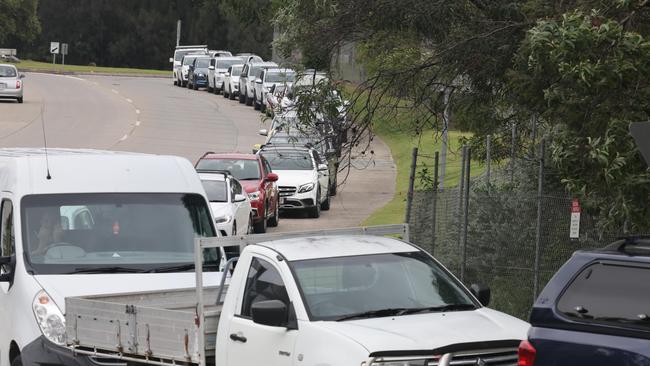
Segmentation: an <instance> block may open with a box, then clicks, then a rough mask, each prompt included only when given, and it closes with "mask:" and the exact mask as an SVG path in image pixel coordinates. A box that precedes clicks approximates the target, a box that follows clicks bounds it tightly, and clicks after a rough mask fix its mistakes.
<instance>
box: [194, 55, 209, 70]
mask: <svg viewBox="0 0 650 366" xmlns="http://www.w3.org/2000/svg"><path fill="white" fill-rule="evenodd" d="M209 65H210V59H209V58H199V59H196V68H197V69H205V68H207V67H208V66H209Z"/></svg>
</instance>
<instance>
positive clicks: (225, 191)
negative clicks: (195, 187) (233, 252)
mask: <svg viewBox="0 0 650 366" xmlns="http://www.w3.org/2000/svg"><path fill="white" fill-rule="evenodd" d="M198 172H199V178H200V179H201V183H202V184H203V188H204V189H205V192H206V193H207V196H208V200H209V201H210V209H211V210H212V216H214V222H215V224H216V225H217V230H219V231H220V232H221V234H222V235H237V234H238V233H239V234H250V233H252V232H253V209H252V208H251V202H250V200H249V198H248V195H247V194H245V193H244V190H243V188H242V186H241V184H240V183H239V181H238V180H237V179H235V177H233V176H231V175H230V174H228V173H227V172H217V171H202V170H199V171H198Z"/></svg>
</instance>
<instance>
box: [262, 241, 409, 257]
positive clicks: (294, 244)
mask: <svg viewBox="0 0 650 366" xmlns="http://www.w3.org/2000/svg"><path fill="white" fill-rule="evenodd" d="M259 245H260V246H262V247H266V248H269V249H272V250H274V251H276V252H277V253H279V254H281V255H282V256H283V257H284V258H286V259H287V260H288V261H300V260H309V259H322V258H337V257H350V256H358V255H371V254H390V253H408V252H417V251H419V249H418V248H417V247H415V246H413V245H411V244H409V243H406V242H404V241H401V240H398V239H393V238H386V237H381V236H372V235H333V236H312V237H306V238H304V237H303V238H292V239H281V240H273V241H268V242H263V243H260V244H259Z"/></svg>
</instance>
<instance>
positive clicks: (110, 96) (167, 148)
mask: <svg viewBox="0 0 650 366" xmlns="http://www.w3.org/2000/svg"><path fill="white" fill-rule="evenodd" d="M24 83H25V99H24V103H23V104H18V103H15V102H13V101H5V100H0V146H2V147H42V146H43V128H44V129H45V132H46V136H47V144H48V146H49V147H69V148H93V149H107V150H121V151H135V152H146V153H155V154H170V155H178V156H183V157H185V158H187V159H189V160H190V161H191V162H192V163H194V162H195V161H196V160H197V159H198V158H199V157H200V156H201V155H202V154H203V153H205V152H206V151H215V152H233V151H235V152H250V151H251V149H252V147H253V145H254V144H256V143H260V142H262V141H263V137H261V136H259V135H258V134H257V131H258V130H259V129H260V128H263V127H266V126H268V122H265V121H263V119H262V115H261V114H260V113H259V112H257V111H255V110H253V108H252V107H247V106H244V105H243V104H239V103H237V102H236V101H230V100H227V99H225V98H223V97H222V96H220V95H214V94H210V93H207V92H205V91H194V90H189V89H186V88H179V87H175V86H173V85H172V82H171V80H170V79H166V78H147V77H124V76H94V75H79V76H69V75H53V74H40V73H29V74H27V77H26V78H25V79H24ZM371 149H372V150H373V151H374V155H373V156H368V155H367V154H366V155H361V154H359V153H357V152H355V154H354V156H355V157H354V159H353V161H352V163H353V164H352V166H353V167H354V168H353V169H351V170H350V171H349V175H348V177H347V180H346V183H345V184H344V185H343V186H341V187H340V188H339V194H337V196H336V197H334V198H333V200H332V204H331V209H330V210H329V211H323V212H322V216H321V217H320V218H319V219H308V218H303V217H301V215H291V216H290V217H282V219H281V221H280V225H279V227H278V228H276V229H273V231H296V230H311V229H322V228H334V227H349V226H356V225H359V224H360V223H361V222H362V221H363V220H364V219H365V218H367V217H368V216H369V215H370V214H371V213H372V212H374V211H375V210H377V209H380V208H381V207H383V205H384V204H385V203H386V202H388V201H389V200H390V199H391V198H392V196H393V192H394V190H395V173H396V172H395V166H394V164H393V161H392V159H391V156H390V151H389V150H388V148H387V147H386V145H384V144H383V143H382V142H381V141H379V140H378V139H375V141H374V142H373V145H372V147H371ZM342 174H346V173H342ZM341 180H342V178H340V179H339V181H341Z"/></svg>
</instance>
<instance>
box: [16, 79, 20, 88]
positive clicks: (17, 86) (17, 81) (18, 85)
mask: <svg viewBox="0 0 650 366" xmlns="http://www.w3.org/2000/svg"><path fill="white" fill-rule="evenodd" d="M16 89H20V80H16Z"/></svg>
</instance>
